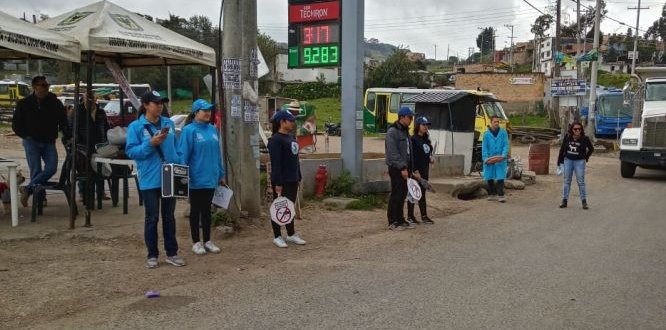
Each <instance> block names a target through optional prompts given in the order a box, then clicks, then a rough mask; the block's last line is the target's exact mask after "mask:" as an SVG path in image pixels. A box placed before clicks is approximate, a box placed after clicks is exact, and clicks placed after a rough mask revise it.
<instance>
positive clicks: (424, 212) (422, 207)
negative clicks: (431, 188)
mask: <svg viewBox="0 0 666 330" xmlns="http://www.w3.org/2000/svg"><path fill="white" fill-rule="evenodd" d="M419 187H421V199H419V211H421V218H423V217H427V216H428V211H427V210H426V190H425V189H423V186H421V184H419ZM407 217H408V218H414V204H412V203H410V202H407Z"/></svg>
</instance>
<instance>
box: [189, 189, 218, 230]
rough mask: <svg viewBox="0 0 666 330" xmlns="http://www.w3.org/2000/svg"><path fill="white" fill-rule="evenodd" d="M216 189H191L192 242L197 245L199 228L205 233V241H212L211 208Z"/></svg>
mask: <svg viewBox="0 0 666 330" xmlns="http://www.w3.org/2000/svg"><path fill="white" fill-rule="evenodd" d="M214 194H215V189H191V190H190V232H191V233H192V242H193V243H197V242H200V241H201V240H200V239H199V227H201V230H202V231H203V241H204V242H208V241H210V225H211V224H210V223H211V219H210V206H211V203H212V201H213V195H214Z"/></svg>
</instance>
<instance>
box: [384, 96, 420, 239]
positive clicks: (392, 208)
mask: <svg viewBox="0 0 666 330" xmlns="http://www.w3.org/2000/svg"><path fill="white" fill-rule="evenodd" d="M413 119H414V111H412V109H410V108H408V107H403V108H401V109H400V111H398V120H396V122H395V123H393V125H391V126H390V127H389V129H388V131H386V137H385V141H384V142H385V144H384V145H385V149H384V150H385V153H386V166H387V167H388V174H389V177H390V178H391V196H390V197H389V204H388V210H387V211H386V217H387V218H388V223H389V227H388V228H389V230H403V229H405V228H407V229H414V228H415V227H414V224H412V223H409V222H407V221H406V220H405V214H404V210H405V199H406V198H407V196H408V194H409V190H408V187H407V179H409V178H410V176H411V170H412V142H411V140H410V139H409V125H411V124H412V120H413Z"/></svg>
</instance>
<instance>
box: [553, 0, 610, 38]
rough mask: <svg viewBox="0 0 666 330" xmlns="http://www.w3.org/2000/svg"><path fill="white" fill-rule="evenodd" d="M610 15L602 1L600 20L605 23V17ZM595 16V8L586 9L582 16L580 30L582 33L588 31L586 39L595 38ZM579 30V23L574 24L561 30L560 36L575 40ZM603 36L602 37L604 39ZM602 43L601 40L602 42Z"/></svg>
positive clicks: (602, 0)
mask: <svg viewBox="0 0 666 330" xmlns="http://www.w3.org/2000/svg"><path fill="white" fill-rule="evenodd" d="M607 13H608V10H607V9H606V1H604V0H601V17H600V20H601V21H603V19H604V17H605V16H606V14H607ZM594 16H595V8H594V7H588V8H586V9H585V12H584V13H583V14H582V15H581V16H580V29H581V32H582V31H588V33H587V35H586V36H585V37H586V38H593V37H594ZM577 30H578V23H577V22H575V21H574V22H573V23H571V24H570V25H565V26H562V27H561V28H560V32H561V33H560V34H561V36H562V37H568V38H575V37H576V31H577ZM602 36H603V34H602V35H601V36H600V37H602ZM600 42H601V40H600Z"/></svg>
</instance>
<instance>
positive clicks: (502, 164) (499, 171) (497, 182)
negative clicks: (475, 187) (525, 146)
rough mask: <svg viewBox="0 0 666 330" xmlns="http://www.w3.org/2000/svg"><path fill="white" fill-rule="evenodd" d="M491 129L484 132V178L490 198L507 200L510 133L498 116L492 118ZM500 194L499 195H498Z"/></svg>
mask: <svg viewBox="0 0 666 330" xmlns="http://www.w3.org/2000/svg"><path fill="white" fill-rule="evenodd" d="M490 123H491V126H490V129H488V130H487V131H486V133H484V134H483V144H482V146H481V156H482V159H483V179H484V180H485V181H486V182H487V183H488V200H489V201H498V200H499V202H500V203H504V202H506V199H505V197H504V179H506V170H507V157H508V155H509V135H508V134H507V132H506V130H505V129H503V128H501V127H500V126H499V124H500V119H499V117H497V116H492V117H491V118H490ZM498 196H499V197H498Z"/></svg>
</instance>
